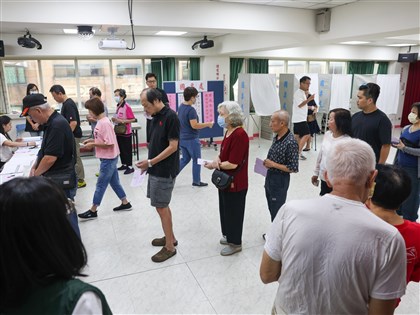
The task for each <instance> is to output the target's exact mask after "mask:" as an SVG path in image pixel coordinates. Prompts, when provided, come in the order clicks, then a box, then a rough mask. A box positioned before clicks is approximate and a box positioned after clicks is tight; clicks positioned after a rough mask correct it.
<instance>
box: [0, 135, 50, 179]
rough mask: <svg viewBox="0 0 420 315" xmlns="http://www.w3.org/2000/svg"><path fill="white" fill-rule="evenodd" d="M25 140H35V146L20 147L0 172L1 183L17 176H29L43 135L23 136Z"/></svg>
mask: <svg viewBox="0 0 420 315" xmlns="http://www.w3.org/2000/svg"><path fill="white" fill-rule="evenodd" d="M22 141H24V142H35V143H36V146H33V147H19V148H18V149H17V150H16V151H15V153H14V154H13V156H12V158H11V159H10V160H9V161H7V162H6V164H4V167H3V170H2V171H1V173H0V184H3V183H5V182H7V181H9V180H11V179H13V178H15V177H28V176H29V173H30V171H31V168H32V166H33V164H34V163H35V162H36V159H37V156H38V151H39V149H40V147H41V142H42V137H28V138H23V139H22Z"/></svg>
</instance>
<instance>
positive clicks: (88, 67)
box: [77, 59, 114, 108]
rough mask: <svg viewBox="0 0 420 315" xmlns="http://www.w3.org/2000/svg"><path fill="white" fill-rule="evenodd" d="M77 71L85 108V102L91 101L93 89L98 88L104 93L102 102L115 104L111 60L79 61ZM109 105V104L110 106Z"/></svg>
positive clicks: (80, 95)
mask: <svg viewBox="0 0 420 315" xmlns="http://www.w3.org/2000/svg"><path fill="white" fill-rule="evenodd" d="M77 70H78V74H79V97H80V101H81V104H82V108H84V104H85V102H86V101H87V100H88V99H89V90H90V88H91V87H97V88H98V89H99V90H100V91H101V92H102V97H101V99H102V101H103V102H104V104H105V105H107V106H108V105H110V104H113V101H111V100H113V98H112V96H113V95H114V93H113V91H112V87H111V80H110V78H111V75H110V70H109V60H107V59H103V60H78V61H77ZM108 103H109V104H108Z"/></svg>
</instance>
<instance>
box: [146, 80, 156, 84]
mask: <svg viewBox="0 0 420 315" xmlns="http://www.w3.org/2000/svg"><path fill="white" fill-rule="evenodd" d="M146 82H147V83H156V80H147V81H146Z"/></svg>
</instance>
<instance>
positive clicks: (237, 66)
mask: <svg viewBox="0 0 420 315" xmlns="http://www.w3.org/2000/svg"><path fill="white" fill-rule="evenodd" d="M243 64H244V58H230V80H229V99H230V100H231V101H234V100H235V95H234V92H233V86H234V85H235V83H236V81H238V76H239V73H240V72H241V70H242V65H243Z"/></svg>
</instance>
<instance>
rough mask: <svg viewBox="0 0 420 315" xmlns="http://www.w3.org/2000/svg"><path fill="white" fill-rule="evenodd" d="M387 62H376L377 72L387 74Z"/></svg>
mask: <svg viewBox="0 0 420 315" xmlns="http://www.w3.org/2000/svg"><path fill="white" fill-rule="evenodd" d="M388 64H389V62H387V61H382V62H378V65H379V66H378V74H388Z"/></svg>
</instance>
